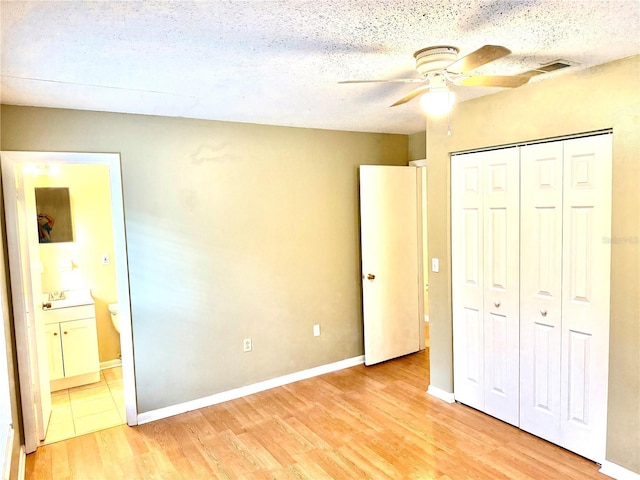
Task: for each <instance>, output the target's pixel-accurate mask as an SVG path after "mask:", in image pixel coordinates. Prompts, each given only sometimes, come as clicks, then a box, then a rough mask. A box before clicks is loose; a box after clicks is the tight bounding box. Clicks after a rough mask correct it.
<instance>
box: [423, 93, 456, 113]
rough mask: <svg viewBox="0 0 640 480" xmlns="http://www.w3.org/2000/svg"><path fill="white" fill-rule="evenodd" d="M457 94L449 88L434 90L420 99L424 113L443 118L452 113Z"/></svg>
mask: <svg viewBox="0 0 640 480" xmlns="http://www.w3.org/2000/svg"><path fill="white" fill-rule="evenodd" d="M455 101H456V94H455V92H452V91H451V90H449V88H447V87H442V88H432V89H431V90H429V91H428V92H427V93H425V94H424V95H422V96H421V97H420V106H421V107H422V111H423V112H424V113H426V114H427V115H429V116H432V117H441V116H442V115H445V114H447V113H449V112H450V111H451V108H452V107H453V104H454V103H455Z"/></svg>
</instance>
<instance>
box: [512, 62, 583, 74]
mask: <svg viewBox="0 0 640 480" xmlns="http://www.w3.org/2000/svg"><path fill="white" fill-rule="evenodd" d="M574 65H576V63H575V62H568V61H566V60H555V61H553V62H551V63H547V64H546V65H541V66H539V67H537V68H534V69H533V70H528V71H526V72H523V73H520V74H519V75H521V76H524V77H535V76H536V75H542V74H543V73H551V72H555V71H556V70H562V69H563V68H567V67H573V66H574Z"/></svg>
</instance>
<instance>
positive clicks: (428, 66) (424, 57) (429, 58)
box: [413, 45, 459, 77]
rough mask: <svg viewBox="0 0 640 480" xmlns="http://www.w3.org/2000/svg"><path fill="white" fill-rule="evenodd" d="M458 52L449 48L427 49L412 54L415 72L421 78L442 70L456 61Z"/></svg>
mask: <svg viewBox="0 0 640 480" xmlns="http://www.w3.org/2000/svg"><path fill="white" fill-rule="evenodd" d="M458 52H459V50H458V49H457V48H456V47H451V46H447V45H444V46H437V47H427V48H423V49H422V50H418V51H417V52H415V53H414V54H413V56H414V57H415V59H416V70H417V71H418V73H420V75H422V76H423V77H424V76H426V75H427V74H428V73H431V72H436V71H439V70H444V69H445V68H447V67H448V66H449V65H451V64H452V63H453V62H455V61H456V60H457V59H458Z"/></svg>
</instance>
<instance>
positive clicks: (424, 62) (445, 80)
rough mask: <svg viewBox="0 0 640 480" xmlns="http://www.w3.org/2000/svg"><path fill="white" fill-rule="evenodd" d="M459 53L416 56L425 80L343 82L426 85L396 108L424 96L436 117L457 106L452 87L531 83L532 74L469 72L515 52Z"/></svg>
mask: <svg viewBox="0 0 640 480" xmlns="http://www.w3.org/2000/svg"><path fill="white" fill-rule="evenodd" d="M458 52H459V50H458V49H457V48H456V47H451V46H448V45H443V46H435V47H427V48H423V49H421V50H418V51H417V52H415V53H414V54H413V56H414V58H415V59H416V70H417V71H418V73H419V74H420V75H421V78H398V79H386V80H347V81H343V82H339V83H372V82H373V83H384V82H398V83H426V85H424V86H421V87H418V88H416V89H415V90H412V91H411V92H409V93H408V94H407V95H405V96H404V97H402V98H401V99H400V100H398V101H397V102H395V103H394V104H393V105H391V106H392V107H395V106H397V105H402V104H404V103H407V102H409V101H410V100H413V99H414V98H416V97H419V96H422V97H421V104H422V107H423V109H424V110H425V112H426V113H430V114H433V115H438V114H443V113H447V112H448V111H449V110H450V109H451V107H452V106H453V102H454V101H455V94H454V93H453V92H452V91H451V90H450V89H449V86H450V85H456V86H463V87H503V88H504V87H506V88H514V87H519V86H520V85H523V84H525V83H527V82H528V81H529V79H530V78H531V76H530V75H526V74H525V75H470V74H468V72H470V71H471V70H474V69H476V68H478V67H481V66H482V65H486V64H487V63H490V62H493V61H494V60H498V59H499V58H502V57H506V56H507V55H509V54H510V53H511V51H510V50H509V49H508V48H505V47H501V46H499V45H485V46H483V47H480V48H479V49H477V50H475V51H473V52H471V53H470V54H468V55H466V56H464V57H462V58H458Z"/></svg>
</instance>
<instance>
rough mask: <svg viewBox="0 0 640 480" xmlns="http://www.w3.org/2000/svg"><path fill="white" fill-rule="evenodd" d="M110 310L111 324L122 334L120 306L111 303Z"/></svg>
mask: <svg viewBox="0 0 640 480" xmlns="http://www.w3.org/2000/svg"><path fill="white" fill-rule="evenodd" d="M108 308H109V313H110V314H111V323H113V326H114V327H115V329H116V332H118V333H120V318H119V317H118V304H117V303H110V304H109V306H108Z"/></svg>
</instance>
